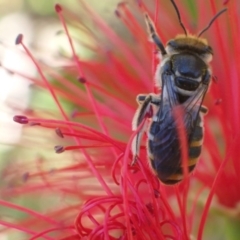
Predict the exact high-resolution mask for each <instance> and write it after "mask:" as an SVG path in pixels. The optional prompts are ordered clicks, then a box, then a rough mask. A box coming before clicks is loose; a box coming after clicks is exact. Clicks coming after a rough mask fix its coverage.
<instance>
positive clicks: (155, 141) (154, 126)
mask: <svg viewBox="0 0 240 240" xmlns="http://www.w3.org/2000/svg"><path fill="white" fill-rule="evenodd" d="M170 1H171V3H172V5H173V7H174V9H175V11H176V13H177V16H178V20H179V24H180V25H181V27H182V29H183V30H184V34H181V35H177V36H176V38H174V39H171V40H170V41H168V42H167V44H166V47H164V45H163V43H162V41H161V39H160V38H159V36H158V34H157V32H156V28H155V26H154V23H153V22H152V20H151V19H150V17H149V16H148V14H147V13H145V21H146V24H147V28H148V33H149V35H150V38H151V40H152V41H153V42H154V43H155V44H156V46H157V50H158V51H159V53H160V59H161V61H160V64H159V65H158V67H157V70H156V73H155V80H156V86H157V87H159V89H161V94H154V93H150V94H140V95H138V96H137V102H138V104H139V107H138V109H137V111H136V113H135V115H134V118H133V122H132V128H133V130H136V129H137V128H138V127H139V126H140V125H141V124H143V127H142V128H141V129H140V130H139V131H138V132H137V134H136V135H135V137H134V139H133V142H132V154H133V162H132V164H134V163H135V161H136V160H137V158H138V155H139V150H140V144H141V139H142V136H143V133H144V131H147V135H148V140H147V153H148V158H149V162H150V166H151V168H152V169H153V171H154V172H155V173H156V175H157V177H158V178H159V179H160V181H161V182H162V183H164V184H169V185H172V184H176V183H178V182H180V181H181V180H182V179H183V178H184V174H183V172H184V171H183V164H182V159H181V151H182V150H181V142H180V141H181V139H180V137H179V135H178V132H177V125H176V118H175V117H174V115H173V109H174V108H175V107H177V106H180V107H181V108H182V109H183V112H184V114H183V116H182V120H183V123H184V128H185V134H186V138H187V148H188V166H187V167H188V173H190V172H192V171H193V169H194V168H195V165H196V164H197V161H198V159H199V157H200V154H201V148H202V142H203V132H204V129H203V120H202V117H203V115H204V114H206V113H207V111H208V110H207V108H206V107H205V106H203V104H202V103H203V100H204V97H205V94H206V92H207V91H208V88H209V85H210V81H211V77H212V73H211V69H210V66H209V63H210V61H211V60H212V56H213V50H212V48H211V47H210V46H209V45H208V43H207V40H206V39H204V38H200V36H201V35H202V34H203V33H204V32H205V31H207V30H208V29H209V28H210V26H211V25H212V23H213V22H214V21H215V19H216V18H217V17H219V16H220V15H221V14H222V13H223V12H225V11H226V10H227V9H223V10H222V11H220V12H219V13H217V14H216V15H215V16H214V17H213V18H212V20H211V21H210V22H209V24H208V26H207V27H206V28H204V29H203V30H202V31H201V32H200V33H199V34H198V35H197V36H193V35H190V34H188V32H187V30H186V28H185V27H184V25H183V23H182V21H181V16H180V13H179V11H178V8H177V6H176V4H175V2H174V0H170ZM146 118H149V121H150V125H149V126H148V124H147V121H146V122H144V123H143V121H145V119H146Z"/></svg>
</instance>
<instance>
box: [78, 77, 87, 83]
mask: <svg viewBox="0 0 240 240" xmlns="http://www.w3.org/2000/svg"><path fill="white" fill-rule="evenodd" d="M78 81H79V82H80V83H86V82H87V80H86V78H84V77H79V78H78Z"/></svg>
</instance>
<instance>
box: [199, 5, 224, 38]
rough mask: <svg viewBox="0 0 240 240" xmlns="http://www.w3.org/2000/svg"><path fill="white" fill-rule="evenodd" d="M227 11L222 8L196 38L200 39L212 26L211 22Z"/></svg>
mask: <svg viewBox="0 0 240 240" xmlns="http://www.w3.org/2000/svg"><path fill="white" fill-rule="evenodd" d="M226 11H227V8H224V9H222V10H221V11H220V12H218V13H217V14H216V15H215V16H214V17H213V18H212V20H211V21H210V22H209V24H208V25H207V27H205V28H204V29H203V30H202V31H201V32H200V33H199V34H198V37H200V36H201V35H202V34H203V33H204V32H206V31H207V30H208V29H209V28H210V27H211V25H212V24H213V22H214V21H215V20H216V19H217V18H218V17H219V16H220V15H221V14H222V13H224V12H226Z"/></svg>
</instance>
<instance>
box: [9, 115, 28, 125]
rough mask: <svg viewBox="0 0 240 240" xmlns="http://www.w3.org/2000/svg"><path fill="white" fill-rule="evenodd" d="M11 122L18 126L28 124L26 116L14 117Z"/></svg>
mask: <svg viewBox="0 0 240 240" xmlns="http://www.w3.org/2000/svg"><path fill="white" fill-rule="evenodd" d="M13 121H14V122H17V123H20V124H28V122H29V121H28V118H27V117H26V116H22V115H16V116H14V117H13Z"/></svg>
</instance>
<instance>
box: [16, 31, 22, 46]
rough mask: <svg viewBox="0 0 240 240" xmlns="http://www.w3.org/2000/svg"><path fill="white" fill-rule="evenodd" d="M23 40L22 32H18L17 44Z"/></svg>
mask: <svg viewBox="0 0 240 240" xmlns="http://www.w3.org/2000/svg"><path fill="white" fill-rule="evenodd" d="M22 40H23V35H22V34H21V33H20V34H18V36H17V38H16V40H15V44H16V45H18V44H21V43H22Z"/></svg>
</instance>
